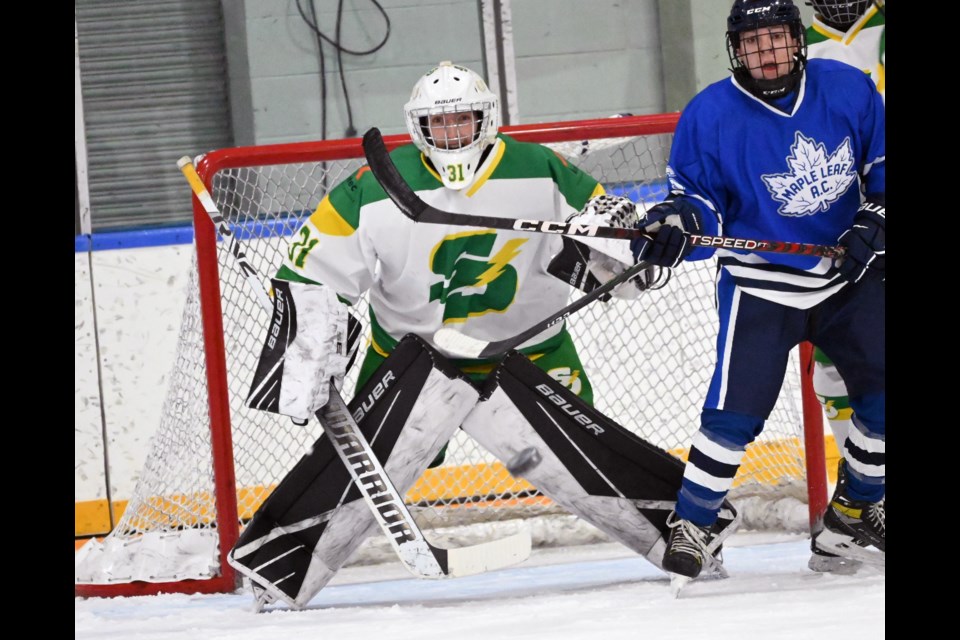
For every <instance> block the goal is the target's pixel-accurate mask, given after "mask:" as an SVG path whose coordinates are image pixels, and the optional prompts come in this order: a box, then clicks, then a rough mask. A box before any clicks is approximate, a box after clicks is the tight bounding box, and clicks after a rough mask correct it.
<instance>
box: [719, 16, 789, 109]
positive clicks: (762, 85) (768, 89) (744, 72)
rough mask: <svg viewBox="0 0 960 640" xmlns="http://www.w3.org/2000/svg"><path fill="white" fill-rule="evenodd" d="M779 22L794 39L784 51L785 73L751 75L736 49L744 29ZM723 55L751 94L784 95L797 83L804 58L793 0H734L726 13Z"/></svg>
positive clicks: (745, 30) (762, 97)
mask: <svg viewBox="0 0 960 640" xmlns="http://www.w3.org/2000/svg"><path fill="white" fill-rule="evenodd" d="M779 25H784V26H786V27H787V29H788V32H789V34H790V35H791V36H792V37H793V39H794V43H791V45H790V46H789V51H785V53H789V57H788V58H787V59H788V60H789V59H790V58H792V60H793V64H792V65H791V66H790V69H789V71H788V72H787V73H783V74H779V75H778V76H777V77H775V78H755V77H754V76H753V75H752V74H751V69H750V68H749V67H748V65H747V62H746V61H745V57H746V56H744V55H743V52H742V51H741V50H740V44H741V36H742V34H743V33H745V32H748V31H756V30H758V29H763V28H764V27H776V26H779ZM780 48H781V49H785V48H784V47H780ZM727 56H728V57H729V58H730V65H731V67H730V70H731V71H732V72H733V75H734V77H735V78H736V80H737V82H738V83H739V84H740V85H741V86H742V87H743V88H745V89H746V90H747V91H749V92H750V93H752V94H753V95H755V96H757V97H758V98H761V99H763V100H774V99H776V98H780V97H782V96H785V95H787V94H788V93H790V92H791V91H793V89H794V88H795V87H796V86H797V83H798V82H799V81H800V76H801V75H802V74H803V69H804V67H805V66H806V62H807V39H806V30H805V29H804V26H803V22H802V21H801V19H800V9H798V8H797V6H796V5H795V4H794V3H793V0H735V2H734V3H733V7H732V8H731V9H730V15H729V16H728V17H727ZM754 70H756V69H754Z"/></svg>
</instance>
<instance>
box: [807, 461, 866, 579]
mask: <svg viewBox="0 0 960 640" xmlns="http://www.w3.org/2000/svg"><path fill="white" fill-rule="evenodd" d="M846 487H847V465H846V464H845V463H844V460H843V458H840V462H839V463H838V464H837V486H836V489H835V490H834V493H835V494H836V493H843V492H845V491H846ZM817 535H819V532H818V533H815V534H814V536H813V538H811V540H810V551H811V554H810V560H808V561H807V567H808V568H809V569H810V570H811V571H816V572H817V573H838V574H841V575H849V574H852V573H856V571H857V569H859V568H860V565H861V564H863V563H862V562H860V561H859V560H853V559H851V558H844V557H843V556H838V555H836V554H835V553H829V552H827V551H824V550H823V549H820V548H819V547H818V546H817Z"/></svg>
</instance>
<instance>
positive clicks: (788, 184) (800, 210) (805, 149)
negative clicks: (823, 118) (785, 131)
mask: <svg viewBox="0 0 960 640" xmlns="http://www.w3.org/2000/svg"><path fill="white" fill-rule="evenodd" d="M790 153H791V154H792V155H790V156H787V159H786V160H787V166H788V167H790V171H789V172H788V173H770V174H767V175H763V176H760V178H761V179H762V180H763V182H764V184H766V185H767V189H768V190H769V191H770V194H771V195H772V196H773V198H774V200H776V201H777V202H782V203H783V204H782V205H780V208H779V209H777V211H778V212H779V213H780V215H783V216H790V217H799V216H810V215H813V214H815V213H817V212H819V211H826V210H827V209H829V208H830V205H831V204H832V203H833V202H835V201H836V200H837V199H838V198H839V197H840V196H842V195H843V194H844V193H846V192H847V189H849V188H850V185H851V184H853V183H854V181H856V179H857V169H856V165H855V164H854V162H853V149H852V147H851V145H850V138H849V137H847V138H844V140H843V142H841V143H840V146H838V147H837V149H836V151H834V152H833V153H832V154H830V156H829V157H828V156H827V149H826V147H824V145H823V143H820V142H814V141H813V140H812V139H810V138H808V137H806V136H805V135H803V134H802V133H800V132H799V131H797V134H796V137H795V138H794V141H793V146H791V147H790Z"/></svg>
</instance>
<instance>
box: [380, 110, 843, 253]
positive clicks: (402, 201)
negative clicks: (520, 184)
mask: <svg viewBox="0 0 960 640" xmlns="http://www.w3.org/2000/svg"><path fill="white" fill-rule="evenodd" d="M363 154H364V155H365V156H366V158H367V163H368V164H369V165H370V171H371V172H373V176H374V177H375V178H376V179H377V182H379V183H380V186H381V187H383V190H384V191H385V192H386V194H387V196H388V197H389V198H390V199H391V200H393V202H394V204H396V205H397V208H399V209H400V211H401V212H402V213H403V214H404V215H405V216H407V217H408V218H410V219H411V220H413V221H414V222H428V223H432V224H447V225H455V226H461V227H487V228H491V229H511V230H513V231H527V232H530V233H553V234H558V235H564V236H590V237H594V238H615V239H623V240H632V239H634V238H639V237H642V236H645V235H647V234H646V233H645V231H644V230H643V229H627V228H622V227H604V226H602V225H597V224H580V223H578V222H557V221H555V220H524V219H515V218H498V217H496V216H478V215H471V214H467V213H453V212H451V211H442V210H441V209H436V208H434V207H431V206H430V205H429V204H427V203H426V202H424V201H423V200H422V199H421V198H420V197H419V196H418V195H417V194H416V193H415V192H414V190H413V189H411V188H410V185H408V184H407V183H406V181H405V180H404V179H403V176H401V175H400V172H399V171H398V170H397V167H396V165H394V164H393V160H391V159H390V153H389V152H388V151H387V145H386V144H385V143H384V142H383V136H382V135H381V134H380V130H379V129H377V128H376V127H372V128H371V129H370V130H369V131H367V132H366V133H365V134H363ZM690 242H691V243H693V244H694V245H696V246H698V247H713V248H715V249H739V250H741V251H759V252H767V253H791V254H798V255H808V256H820V257H824V258H840V257H842V256H843V255H844V249H843V248H842V247H834V246H829V245H820V244H807V243H804V242H784V241H779V240H747V239H744V238H728V237H723V236H704V235H692V234H691V235H690Z"/></svg>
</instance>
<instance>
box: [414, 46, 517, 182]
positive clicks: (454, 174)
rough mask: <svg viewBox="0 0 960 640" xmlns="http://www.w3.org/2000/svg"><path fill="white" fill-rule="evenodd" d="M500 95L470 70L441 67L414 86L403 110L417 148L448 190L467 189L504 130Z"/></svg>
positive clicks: (453, 65) (432, 70) (448, 63)
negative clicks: (501, 120) (484, 156)
mask: <svg viewBox="0 0 960 640" xmlns="http://www.w3.org/2000/svg"><path fill="white" fill-rule="evenodd" d="M498 103H499V101H498V100H497V96H496V95H494V94H493V92H491V91H490V89H488V88H487V84H486V83H485V82H484V81H483V78H481V77H480V76H478V75H477V74H476V73H474V72H473V71H471V70H470V69H467V68H466V67H460V66H457V65H455V64H453V63H451V62H441V63H440V64H439V66H437V67H436V68H434V69H431V70H430V71H428V72H427V74H426V75H424V76H423V77H422V78H420V80H418V81H417V84H416V85H414V87H413V93H412V94H411V95H410V101H409V102H407V104H405V105H404V106H403V112H404V116H405V120H406V123H407V130H408V131H409V132H410V137H411V138H412V139H413V143H414V144H415V145H416V146H417V148H418V149H420V151H422V152H423V154H424V155H425V156H427V158H429V159H430V162H431V163H433V166H434V167H435V168H436V169H437V172H438V173H439V174H440V179H441V180H442V181H443V186H445V187H448V188H450V189H466V188H467V187H469V186H470V185H471V184H472V183H473V180H474V178H475V177H476V172H477V167H478V166H479V164H480V161H481V159H482V157H483V152H484V151H485V150H486V149H487V148H488V147H489V146H490V145H491V144H493V142H494V141H495V140H496V137H497V130H498V129H499V127H500V111H499V104H498Z"/></svg>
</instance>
